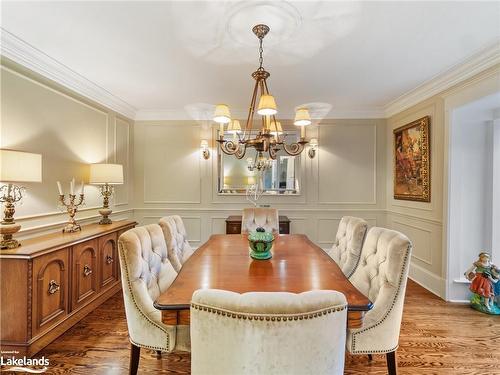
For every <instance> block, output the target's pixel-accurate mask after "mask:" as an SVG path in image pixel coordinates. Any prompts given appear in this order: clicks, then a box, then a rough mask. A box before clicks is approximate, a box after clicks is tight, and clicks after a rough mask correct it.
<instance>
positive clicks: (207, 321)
mask: <svg viewBox="0 0 500 375" xmlns="http://www.w3.org/2000/svg"><path fill="white" fill-rule="evenodd" d="M346 323H347V302H346V298H345V296H344V295H343V294H342V293H340V292H336V291H332V290H316V291H310V292H305V293H300V294H294V293H285V292H250V293H244V294H239V293H234V292H229V291H224V290H216V289H202V290H197V291H196V292H195V293H194V294H193V297H192V301H191V345H192V350H191V373H192V374H193V375H234V374H238V375H260V374H266V375H272V374H276V375H278V374H279V375H281V374H297V375H299V374H300V375H305V374H314V375H316V374H343V373H344V354H345V337H346V336H345V335H346Z"/></svg>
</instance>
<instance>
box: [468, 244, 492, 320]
mask: <svg viewBox="0 0 500 375" xmlns="http://www.w3.org/2000/svg"><path fill="white" fill-rule="evenodd" d="M465 277H466V278H467V280H470V281H471V285H470V288H469V289H470V291H471V292H472V297H471V299H470V303H471V307H472V308H473V309H476V310H479V311H481V312H484V313H487V314H492V315H500V304H499V303H498V298H497V297H498V296H499V295H500V290H499V288H500V282H498V280H499V279H500V269H499V268H498V267H496V266H495V265H494V264H492V263H491V262H490V254H488V253H485V252H482V253H480V254H479V259H478V260H477V261H475V262H474V263H473V264H472V267H470V268H469V269H468V270H467V271H465Z"/></svg>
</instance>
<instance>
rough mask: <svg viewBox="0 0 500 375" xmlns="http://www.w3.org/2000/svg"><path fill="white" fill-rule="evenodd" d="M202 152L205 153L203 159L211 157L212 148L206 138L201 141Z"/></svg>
mask: <svg viewBox="0 0 500 375" xmlns="http://www.w3.org/2000/svg"><path fill="white" fill-rule="evenodd" d="M200 149H201V154H202V155H203V159H205V160H208V159H210V149H209V148H208V141H207V140H206V139H202V140H201V143H200Z"/></svg>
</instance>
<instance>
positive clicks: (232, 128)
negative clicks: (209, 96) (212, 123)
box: [227, 120, 241, 134]
mask: <svg viewBox="0 0 500 375" xmlns="http://www.w3.org/2000/svg"><path fill="white" fill-rule="evenodd" d="M227 132H228V133H229V134H236V133H241V125H240V122H239V121H238V120H233V121H231V122H230V123H229V125H228V126H227Z"/></svg>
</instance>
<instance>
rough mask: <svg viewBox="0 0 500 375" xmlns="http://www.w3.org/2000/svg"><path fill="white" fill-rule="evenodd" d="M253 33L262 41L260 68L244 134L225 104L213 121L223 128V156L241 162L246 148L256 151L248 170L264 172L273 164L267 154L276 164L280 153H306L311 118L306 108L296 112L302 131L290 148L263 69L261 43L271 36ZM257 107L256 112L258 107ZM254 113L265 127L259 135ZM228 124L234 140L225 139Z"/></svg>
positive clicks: (262, 29) (261, 28)
mask: <svg viewBox="0 0 500 375" xmlns="http://www.w3.org/2000/svg"><path fill="white" fill-rule="evenodd" d="M252 31H253V33H254V34H255V35H256V36H257V38H258V39H259V67H258V69H257V70H256V71H255V72H253V73H252V77H253V79H255V86H254V89H253V93H252V100H251V101H250V109H249V111H248V117H247V121H246V124H245V127H244V130H243V131H242V129H241V126H240V123H239V121H238V120H232V119H231V113H230V111H229V107H228V106H227V105H226V104H217V105H216V107H215V113H214V117H213V120H214V121H215V122H217V123H219V126H220V131H219V138H218V139H217V142H218V143H219V146H220V149H221V150H222V152H224V153H225V154H227V155H234V156H235V157H237V158H238V159H241V158H243V157H244V156H245V153H246V151H247V148H248V147H253V148H254V149H255V150H256V152H257V154H256V157H255V161H254V162H253V163H250V162H249V169H253V168H256V169H258V170H261V169H266V167H269V162H270V160H269V159H267V158H266V157H265V155H264V154H265V153H267V154H268V155H269V158H270V159H272V160H275V159H276V155H277V153H278V151H280V150H284V151H285V152H286V153H287V154H288V155H291V156H296V155H299V154H300V153H301V152H302V151H304V146H305V145H306V144H307V143H309V141H307V140H306V138H305V127H306V126H307V125H310V124H311V118H310V115H309V111H308V109H307V108H303V107H302V108H298V109H297V110H296V112H295V121H294V125H296V126H299V127H300V128H301V132H300V140H299V141H298V142H293V143H290V144H288V143H287V142H286V141H285V138H286V136H287V134H286V133H284V132H283V129H282V127H281V124H280V122H279V121H276V114H277V113H278V111H277V107H276V101H275V100H274V97H273V96H272V95H271V94H270V93H269V89H268V87H267V79H268V78H269V76H270V74H269V72H267V71H266V70H265V69H264V67H263V66H262V64H263V57H262V54H263V52H264V50H263V48H262V41H263V39H264V37H265V36H266V35H267V33H268V32H269V26H267V25H256V26H254V27H253V28H252ZM257 103H258V105H257V111H256V110H255V109H256V108H255V106H256V104H257ZM255 112H257V114H258V115H260V116H261V117H262V125H261V127H260V129H258V132H257V133H256V134H255V132H252V125H253V120H254V114H255ZM225 124H228V126H227V132H228V133H230V134H233V138H232V139H225V138H224V125H225ZM266 159H267V160H269V162H266V161H265V160H266ZM250 164H253V165H250Z"/></svg>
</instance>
